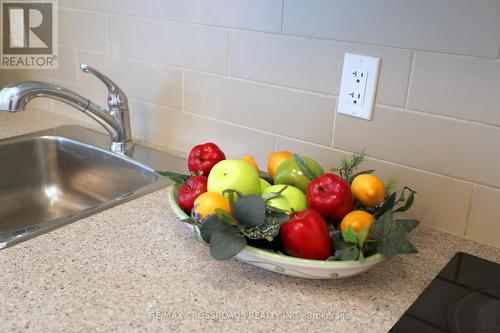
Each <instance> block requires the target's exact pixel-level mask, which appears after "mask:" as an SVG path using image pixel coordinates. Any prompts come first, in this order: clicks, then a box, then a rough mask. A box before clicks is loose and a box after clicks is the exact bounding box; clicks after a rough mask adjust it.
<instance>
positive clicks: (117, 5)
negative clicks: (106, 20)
mask: <svg viewBox="0 0 500 333" xmlns="http://www.w3.org/2000/svg"><path fill="white" fill-rule="evenodd" d="M59 7H64V8H74V9H84V10H92V11H97V12H106V13H117V14H125V15H137V16H140V15H141V11H142V0H104V1H103V0H83V1H82V0H59Z"/></svg>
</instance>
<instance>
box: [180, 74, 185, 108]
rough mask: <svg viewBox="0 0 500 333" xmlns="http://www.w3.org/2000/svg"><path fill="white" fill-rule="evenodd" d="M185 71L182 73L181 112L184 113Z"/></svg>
mask: <svg viewBox="0 0 500 333" xmlns="http://www.w3.org/2000/svg"><path fill="white" fill-rule="evenodd" d="M185 82H186V81H185V71H184V70H183V71H182V89H181V91H182V111H184V112H185V111H186V107H185V104H184V101H185V98H186V84H185Z"/></svg>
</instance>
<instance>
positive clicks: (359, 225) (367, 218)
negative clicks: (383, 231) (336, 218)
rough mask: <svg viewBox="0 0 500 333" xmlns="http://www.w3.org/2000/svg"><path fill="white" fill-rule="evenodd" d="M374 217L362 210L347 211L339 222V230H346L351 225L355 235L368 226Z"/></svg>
mask: <svg viewBox="0 0 500 333" xmlns="http://www.w3.org/2000/svg"><path fill="white" fill-rule="evenodd" d="M373 221H375V218H374V217H373V215H371V214H370V213H367V212H365V211H364V210H353V211H352V212H350V213H348V214H347V215H346V216H344V218H343V219H342V222H340V230H341V231H346V230H348V229H349V226H351V228H352V231H353V232H354V233H355V234H356V235H357V234H358V232H359V231H360V230H362V229H364V228H370V226H371V225H372V223H373Z"/></svg>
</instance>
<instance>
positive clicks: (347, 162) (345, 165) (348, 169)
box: [330, 149, 372, 184]
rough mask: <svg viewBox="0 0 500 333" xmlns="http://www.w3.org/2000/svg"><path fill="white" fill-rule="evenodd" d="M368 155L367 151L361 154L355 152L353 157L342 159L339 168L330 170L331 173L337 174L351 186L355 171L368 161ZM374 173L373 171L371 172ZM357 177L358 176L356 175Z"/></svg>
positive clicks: (348, 156) (360, 152)
mask: <svg viewBox="0 0 500 333" xmlns="http://www.w3.org/2000/svg"><path fill="white" fill-rule="evenodd" d="M367 157H368V154H367V153H366V150H365V149H363V150H361V151H359V152H355V153H353V154H351V155H347V156H344V157H342V159H341V160H340V163H339V165H338V166H337V167H333V168H331V169H330V172H336V173H338V174H339V176H340V177H342V178H344V180H345V181H347V182H348V183H349V184H350V183H351V182H352V180H353V179H354V176H355V175H354V174H353V173H354V171H355V170H356V169H357V168H358V167H359V166H360V164H361V163H363V162H364V161H366V158H367ZM369 171H372V170H369ZM356 175H357V174H356Z"/></svg>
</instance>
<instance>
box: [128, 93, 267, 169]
mask: <svg viewBox="0 0 500 333" xmlns="http://www.w3.org/2000/svg"><path fill="white" fill-rule="evenodd" d="M130 110H131V112H132V113H131V116H132V120H133V123H132V125H133V130H135V132H136V133H137V134H138V135H139V136H140V137H144V138H145V140H147V141H149V142H152V143H155V144H158V145H162V146H166V147H171V148H175V149H176V150H178V151H182V152H184V153H189V151H190V150H191V148H192V147H193V146H195V145H197V144H200V143H205V142H214V143H215V144H217V145H218V146H219V147H220V148H221V149H222V150H223V151H224V153H225V154H226V157H227V158H230V159H239V158H241V157H242V156H244V155H248V154H250V155H252V156H253V157H254V158H255V160H256V161H257V163H259V164H260V165H267V164H264V163H265V161H267V155H268V154H269V152H271V151H272V150H273V149H274V136H273V135H269V134H264V133H261V132H256V131H253V130H250V129H246V128H241V127H239V126H234V125H231V124H226V123H222V122H219V121H216V120H211V119H206V118H202V117H198V116H195V115H190V114H186V113H184V112H178V111H172V110H169V109H167V108H162V107H158V106H153V105H151V104H147V103H143V102H138V101H135V100H132V101H131V103H130ZM135 119H137V121H136V120H135Z"/></svg>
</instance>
